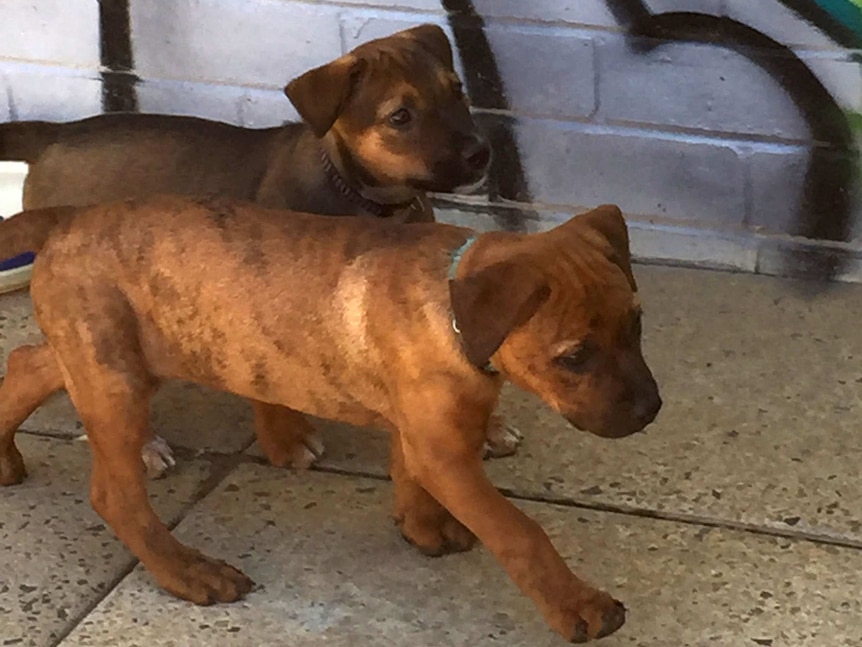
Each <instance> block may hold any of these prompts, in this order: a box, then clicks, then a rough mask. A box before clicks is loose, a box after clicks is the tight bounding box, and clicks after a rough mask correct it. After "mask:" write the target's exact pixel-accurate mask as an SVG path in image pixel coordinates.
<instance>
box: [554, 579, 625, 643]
mask: <svg viewBox="0 0 862 647" xmlns="http://www.w3.org/2000/svg"><path fill="white" fill-rule="evenodd" d="M567 615H569V616H570V617H569V618H568V620H569V623H570V626H571V627H572V629H571V630H570V631H569V632H568V638H569V642H572V643H585V642H588V641H590V640H593V639H596V638H604V637H605V636H609V635H610V634H612V633H614V632H615V631H616V630H617V629H619V628H620V627H622V626H623V624H625V621H626V608H625V607H624V606H623V603H622V602H620V601H618V600H615V599H614V598H612V597H611V596H610V595H608V594H607V593H605V592H604V591H592V594H591V595H590V596H588V597H585V598H584V597H582V598H581V599H580V600H579V601H578V602H577V603H576V604H575V605H573V608H572V609H571V610H570V611H569V612H568V613H567Z"/></svg>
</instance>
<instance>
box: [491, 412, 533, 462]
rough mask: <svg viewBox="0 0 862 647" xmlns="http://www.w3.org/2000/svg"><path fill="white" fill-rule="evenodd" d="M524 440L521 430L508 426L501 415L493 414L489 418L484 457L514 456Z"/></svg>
mask: <svg viewBox="0 0 862 647" xmlns="http://www.w3.org/2000/svg"><path fill="white" fill-rule="evenodd" d="M522 440H524V436H523V435H522V434H521V432H520V431H518V430H517V429H515V428H514V427H510V426H507V425H506V424H505V423H504V422H503V419H502V418H500V416H497V415H493V416H491V418H490V419H489V420H488V429H487V431H486V433H485V445H484V452H483V458H486V459H488V458H503V457H504V456H512V455H513V454H515V453H516V452H517V451H518V447H520V446H521V441H522Z"/></svg>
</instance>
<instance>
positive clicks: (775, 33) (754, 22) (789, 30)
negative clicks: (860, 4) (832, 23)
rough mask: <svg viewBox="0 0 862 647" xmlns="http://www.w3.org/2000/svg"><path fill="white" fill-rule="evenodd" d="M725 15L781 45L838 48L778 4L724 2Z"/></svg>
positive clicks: (742, 0)
mask: <svg viewBox="0 0 862 647" xmlns="http://www.w3.org/2000/svg"><path fill="white" fill-rule="evenodd" d="M725 15H727V16H728V17H729V18H733V19H734V20H737V21H739V22H741V23H743V24H745V25H748V26H749V27H752V28H754V29H756V30H757V31H759V32H762V33H764V34H766V35H767V36H769V37H770V38H772V39H773V40H775V41H777V42H779V43H781V44H783V45H788V46H790V45H804V46H807V47H815V48H823V49H835V48H838V47H839V45H838V44H837V43H835V41H833V40H832V39H831V38H829V36H827V35H826V34H825V33H824V32H822V31H821V30H820V29H818V28H817V27H816V26H815V25H812V24H811V23H809V22H806V21H805V20H803V19H802V18H800V17H799V16H798V15H797V14H796V13H795V12H794V11H793V10H792V9H790V8H788V7H785V6H784V5H783V4H782V3H781V2H779V1H778V0H756V2H754V1H752V0H725Z"/></svg>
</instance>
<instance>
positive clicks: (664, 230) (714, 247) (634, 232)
mask: <svg viewBox="0 0 862 647" xmlns="http://www.w3.org/2000/svg"><path fill="white" fill-rule="evenodd" d="M628 225H629V238H630V239H631V251H632V258H634V259H635V260H636V261H649V262H659V263H684V264H691V265H696V266H697V267H703V268H710V269H732V270H738V271H743V272H753V271H754V270H755V268H756V267H757V241H756V240H755V239H754V237H753V236H750V235H744V234H733V233H728V232H721V231H714V230H712V231H710V230H704V229H693V228H686V227H668V226H664V225H654V224H650V223H644V222H639V221H637V220H634V219H628Z"/></svg>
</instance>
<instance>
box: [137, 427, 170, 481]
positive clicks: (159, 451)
mask: <svg viewBox="0 0 862 647" xmlns="http://www.w3.org/2000/svg"><path fill="white" fill-rule="evenodd" d="M141 459H142V460H143V461H144V466H145V467H146V470H147V478H150V479H157V478H161V477H162V476H164V475H165V472H167V471H168V470H169V469H170V468H172V467H173V466H174V465H176V464H177V461H176V460H175V459H174V453H173V451H172V450H171V448H170V445H168V443H167V441H166V440H165V439H164V438H162V437H161V436H154V437H153V439H152V440H151V441H150V442H148V443H147V444H146V445H144V448H143V449H142V450H141Z"/></svg>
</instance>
